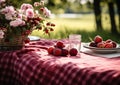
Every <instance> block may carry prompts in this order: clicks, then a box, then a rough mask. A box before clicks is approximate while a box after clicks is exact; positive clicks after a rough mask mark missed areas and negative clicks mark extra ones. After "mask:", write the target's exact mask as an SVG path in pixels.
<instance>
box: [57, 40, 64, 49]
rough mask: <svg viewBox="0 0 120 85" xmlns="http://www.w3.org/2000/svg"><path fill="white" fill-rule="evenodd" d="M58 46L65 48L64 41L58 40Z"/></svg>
mask: <svg viewBox="0 0 120 85" xmlns="http://www.w3.org/2000/svg"><path fill="white" fill-rule="evenodd" d="M56 47H58V48H63V47H65V45H64V44H63V42H61V41H58V42H57V43H56Z"/></svg>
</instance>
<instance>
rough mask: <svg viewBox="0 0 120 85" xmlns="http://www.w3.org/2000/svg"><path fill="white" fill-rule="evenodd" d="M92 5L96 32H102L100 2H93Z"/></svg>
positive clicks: (95, 0) (96, 0) (98, 0)
mask: <svg viewBox="0 0 120 85" xmlns="http://www.w3.org/2000/svg"><path fill="white" fill-rule="evenodd" d="M93 5H94V14H95V21H96V27H97V30H102V23H101V8H100V0H94V3H93Z"/></svg>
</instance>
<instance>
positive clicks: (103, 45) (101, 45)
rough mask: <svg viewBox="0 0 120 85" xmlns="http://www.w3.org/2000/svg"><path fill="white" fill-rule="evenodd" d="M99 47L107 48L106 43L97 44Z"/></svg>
mask: <svg viewBox="0 0 120 85" xmlns="http://www.w3.org/2000/svg"><path fill="white" fill-rule="evenodd" d="M97 47H98V48H104V47H105V42H99V43H98V44H97Z"/></svg>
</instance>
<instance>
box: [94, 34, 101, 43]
mask: <svg viewBox="0 0 120 85" xmlns="http://www.w3.org/2000/svg"><path fill="white" fill-rule="evenodd" d="M102 41H103V39H102V37H101V36H99V35H97V36H95V38H94V42H95V43H99V42H102Z"/></svg>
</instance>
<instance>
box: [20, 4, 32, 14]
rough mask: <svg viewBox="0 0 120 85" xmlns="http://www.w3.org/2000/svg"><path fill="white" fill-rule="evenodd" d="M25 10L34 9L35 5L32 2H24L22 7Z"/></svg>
mask: <svg viewBox="0 0 120 85" xmlns="http://www.w3.org/2000/svg"><path fill="white" fill-rule="evenodd" d="M20 9H21V10H22V11H23V12H25V11H26V10H27V9H33V6H32V5H31V4H25V3H24V4H22V5H21V8H20Z"/></svg>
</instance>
